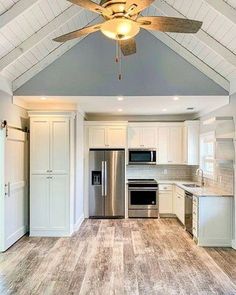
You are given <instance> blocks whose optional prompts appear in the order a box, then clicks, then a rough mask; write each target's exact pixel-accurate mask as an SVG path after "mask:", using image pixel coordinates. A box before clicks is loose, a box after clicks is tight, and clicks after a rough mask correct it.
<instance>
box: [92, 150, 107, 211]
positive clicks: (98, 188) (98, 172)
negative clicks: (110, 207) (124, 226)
mask: <svg viewBox="0 0 236 295" xmlns="http://www.w3.org/2000/svg"><path fill="white" fill-rule="evenodd" d="M103 164H104V151H102V150H101V151H99V150H90V151H89V217H104V206H105V204H104V169H103V168H104V165H103Z"/></svg>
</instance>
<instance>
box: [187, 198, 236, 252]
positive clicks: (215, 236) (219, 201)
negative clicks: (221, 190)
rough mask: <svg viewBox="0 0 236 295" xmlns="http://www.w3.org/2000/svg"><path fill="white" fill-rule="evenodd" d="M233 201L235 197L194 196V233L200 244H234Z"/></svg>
mask: <svg viewBox="0 0 236 295" xmlns="http://www.w3.org/2000/svg"><path fill="white" fill-rule="evenodd" d="M233 202H234V198H233V197H222V196H219V197H212V196H210V197H206V196H204V197H194V198H193V235H194V238H195V240H196V241H197V243H198V245H199V246H203V247H204V246H205V247H231V246H232V239H233V222H232V221H233Z"/></svg>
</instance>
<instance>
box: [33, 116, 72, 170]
mask: <svg viewBox="0 0 236 295" xmlns="http://www.w3.org/2000/svg"><path fill="white" fill-rule="evenodd" d="M30 125H31V133H30V142H31V149H30V155H31V157H30V158H31V162H30V169H31V173H32V174H45V173H53V174H65V173H68V170H69V120H68V118H47V119H45V118H32V119H31V123H30Z"/></svg>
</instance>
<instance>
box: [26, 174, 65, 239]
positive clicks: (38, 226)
mask: <svg viewBox="0 0 236 295" xmlns="http://www.w3.org/2000/svg"><path fill="white" fill-rule="evenodd" d="M68 182H69V177H68V175H32V176H31V189H30V194H31V203H30V235H31V236H62V235H68V234H69V227H70V222H69V221H70V220H69V210H70V209H69V202H70V198H69V189H68V188H69V183H68Z"/></svg>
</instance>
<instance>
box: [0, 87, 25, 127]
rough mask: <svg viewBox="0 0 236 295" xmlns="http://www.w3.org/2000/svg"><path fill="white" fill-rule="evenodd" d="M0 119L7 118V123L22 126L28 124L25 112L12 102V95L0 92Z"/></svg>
mask: <svg viewBox="0 0 236 295" xmlns="http://www.w3.org/2000/svg"><path fill="white" fill-rule="evenodd" d="M0 120H7V121H8V124H9V125H13V126H16V127H22V128H24V127H25V126H27V125H28V122H27V112H26V111H25V110H24V109H22V108H20V107H17V106H15V105H13V104H12V96H11V95H10V94H7V93H3V92H1V93H0Z"/></svg>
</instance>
